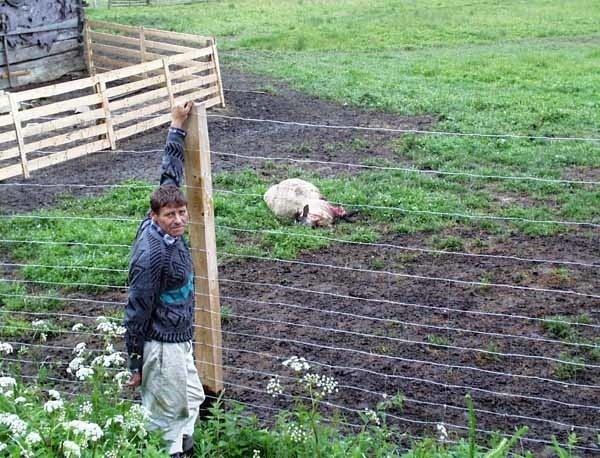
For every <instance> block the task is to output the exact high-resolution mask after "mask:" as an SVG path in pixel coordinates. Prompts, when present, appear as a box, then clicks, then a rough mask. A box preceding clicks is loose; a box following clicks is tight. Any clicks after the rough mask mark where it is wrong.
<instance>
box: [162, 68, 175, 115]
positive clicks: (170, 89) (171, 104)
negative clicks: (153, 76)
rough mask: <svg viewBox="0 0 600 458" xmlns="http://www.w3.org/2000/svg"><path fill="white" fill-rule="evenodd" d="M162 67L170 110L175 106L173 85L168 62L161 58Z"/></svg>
mask: <svg viewBox="0 0 600 458" xmlns="http://www.w3.org/2000/svg"><path fill="white" fill-rule="evenodd" d="M163 69H164V71H165V87H166V88H167V93H168V97H169V107H170V108H171V110H172V109H173V107H174V106H175V99H174V98H173V85H172V84H171V71H170V70H169V64H168V63H167V61H166V60H164V59H163Z"/></svg>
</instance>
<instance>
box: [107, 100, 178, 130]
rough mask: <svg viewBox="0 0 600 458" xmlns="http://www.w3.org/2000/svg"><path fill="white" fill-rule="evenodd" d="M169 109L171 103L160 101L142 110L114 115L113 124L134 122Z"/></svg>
mask: <svg viewBox="0 0 600 458" xmlns="http://www.w3.org/2000/svg"><path fill="white" fill-rule="evenodd" d="M169 108H171V103H170V102H169V101H168V100H162V101H160V102H158V103H155V104H153V105H148V106H145V107H144V108H141V109H139V110H135V111H128V112H127V113H123V114H119V115H115V116H114V117H113V124H114V125H115V126H117V125H120V124H124V123H126V122H129V121H135V120H138V119H140V118H142V117H143V116H148V115H151V114H154V113H156V112H159V111H161V110H165V109H169Z"/></svg>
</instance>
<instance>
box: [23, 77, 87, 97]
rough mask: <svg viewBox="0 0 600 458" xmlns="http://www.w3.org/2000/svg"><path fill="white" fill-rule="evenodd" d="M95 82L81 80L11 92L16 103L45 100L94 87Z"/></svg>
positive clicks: (85, 79)
mask: <svg viewBox="0 0 600 458" xmlns="http://www.w3.org/2000/svg"><path fill="white" fill-rule="evenodd" d="M94 84H95V80H94V78H93V77H88V78H81V79H77V80H73V81H67V82H65V83H57V84H52V85H50V86H45V87H40V88H36V89H29V90H27V91H19V92H13V94H14V96H15V100H16V101H17V102H24V101H27V100H33V99H45V98H50V97H55V96H57V95H61V94H66V93H67V92H74V91H80V90H82V89H85V88H86V87H89V88H92V87H94Z"/></svg>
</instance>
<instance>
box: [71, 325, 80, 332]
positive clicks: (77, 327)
mask: <svg viewBox="0 0 600 458" xmlns="http://www.w3.org/2000/svg"><path fill="white" fill-rule="evenodd" d="M82 329H83V323H77V324H74V325H73V327H72V328H71V331H74V332H77V331H81V330H82Z"/></svg>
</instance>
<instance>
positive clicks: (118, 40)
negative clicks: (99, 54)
mask: <svg viewBox="0 0 600 458" xmlns="http://www.w3.org/2000/svg"><path fill="white" fill-rule="evenodd" d="M90 38H91V39H92V41H102V42H105V41H106V42H108V43H109V44H111V45H117V46H118V45H124V44H126V45H129V46H131V47H132V48H138V47H139V46H140V40H139V38H133V37H124V36H123V35H113V34H111V33H104V32H94V31H90ZM104 44H106V43H104Z"/></svg>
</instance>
